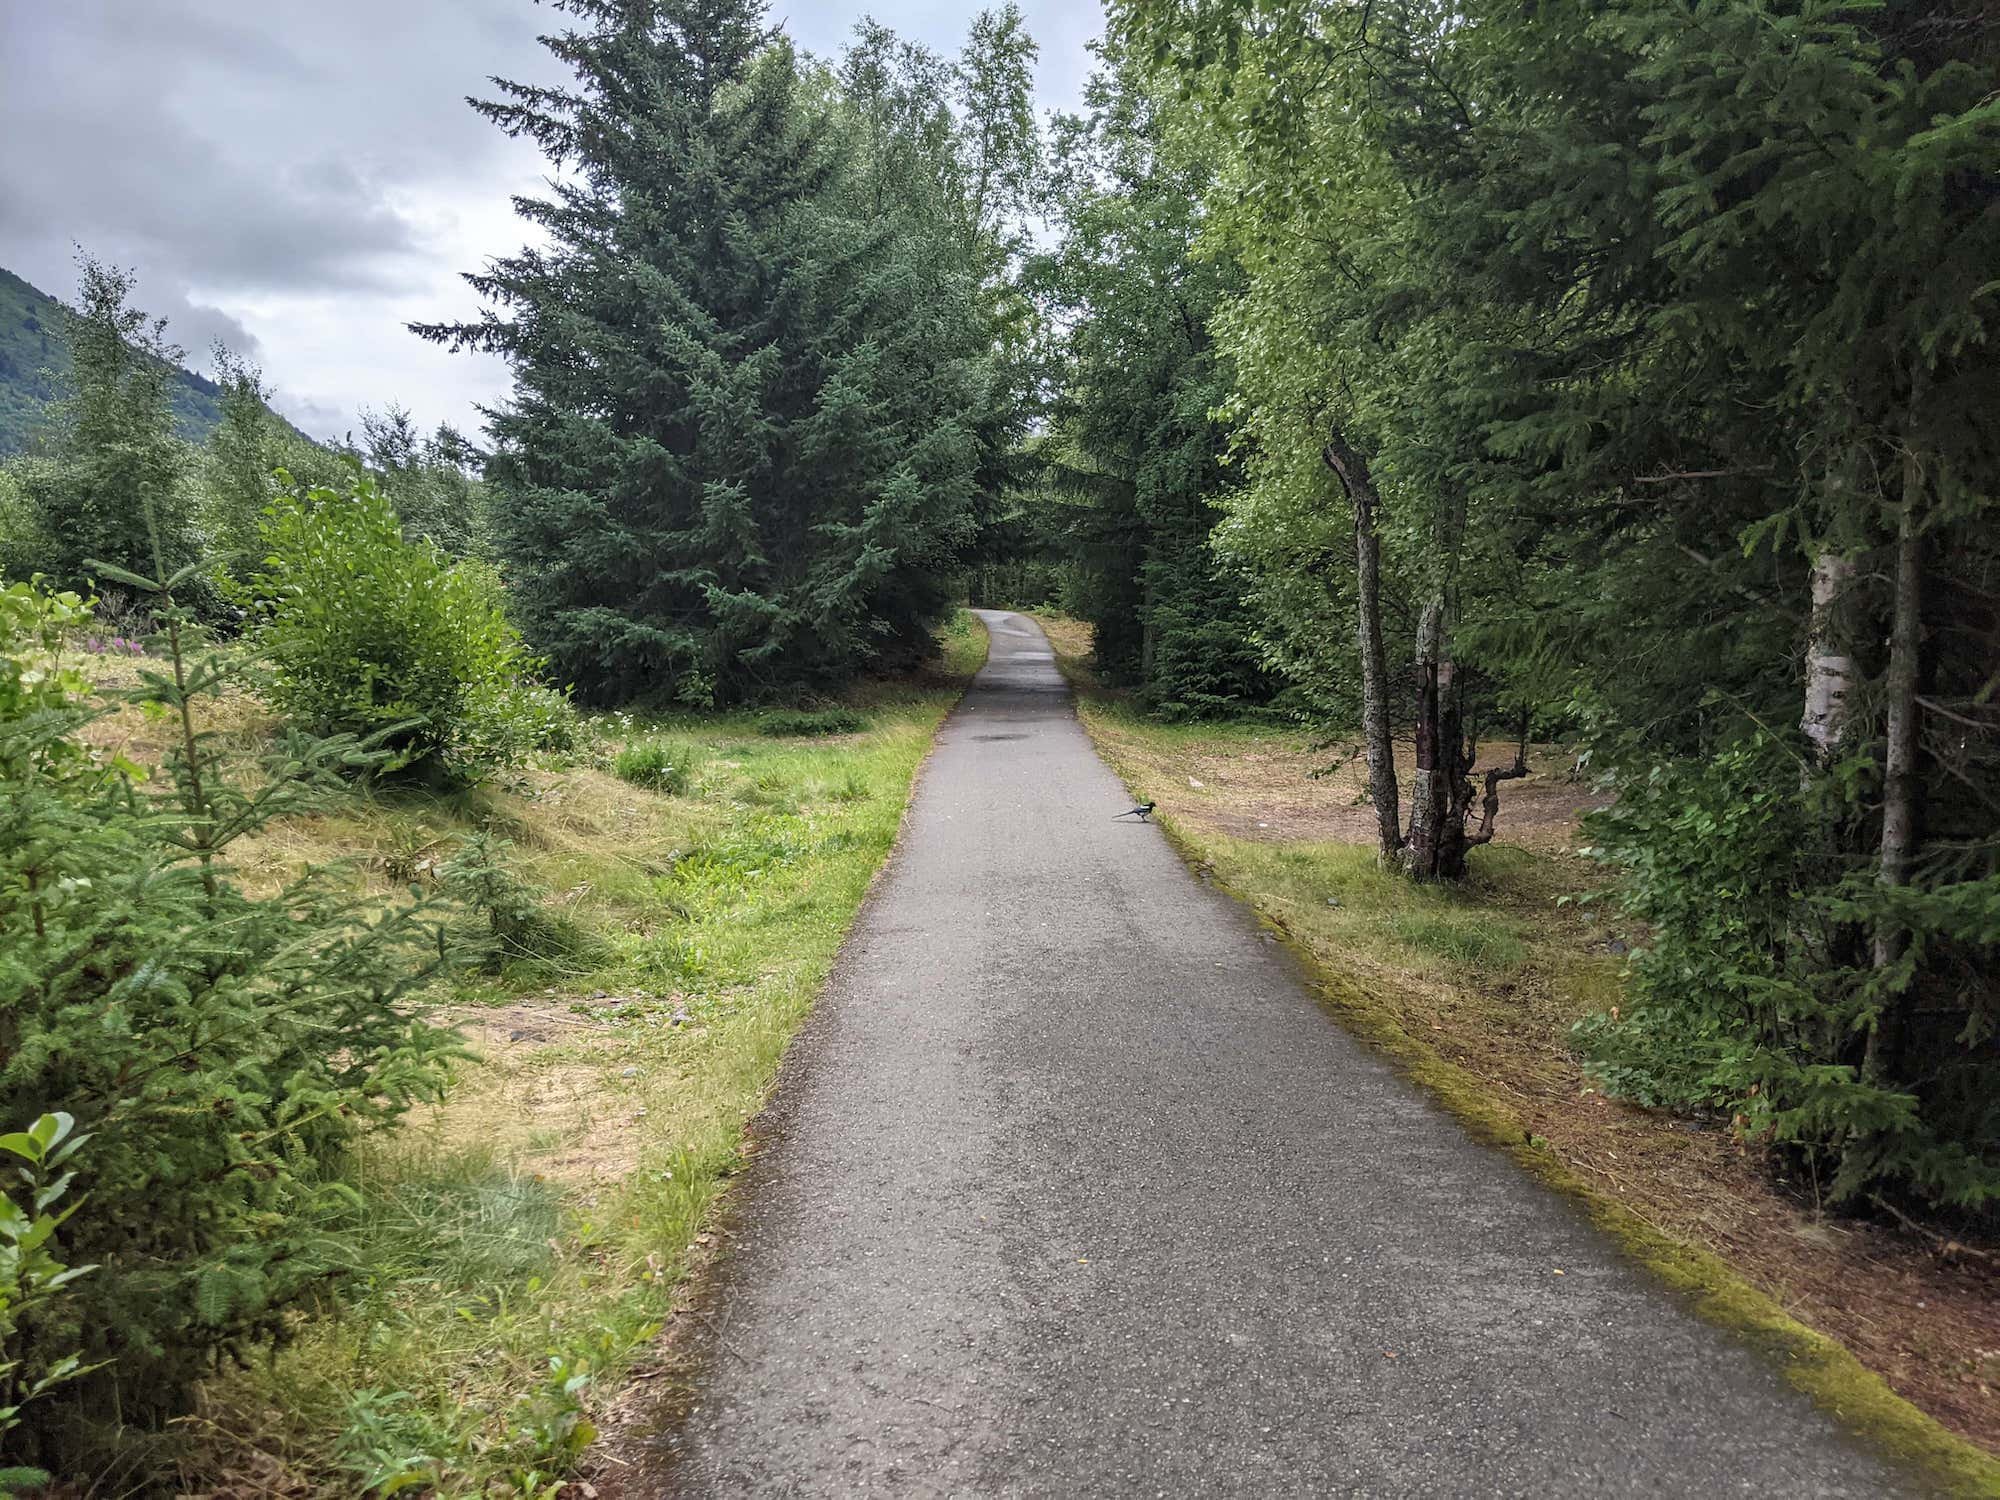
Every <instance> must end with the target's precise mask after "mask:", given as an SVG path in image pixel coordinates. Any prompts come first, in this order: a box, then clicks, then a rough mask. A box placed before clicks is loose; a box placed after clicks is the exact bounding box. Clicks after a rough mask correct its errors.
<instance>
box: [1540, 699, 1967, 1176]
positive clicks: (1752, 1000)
mask: <svg viewBox="0 0 2000 1500" xmlns="http://www.w3.org/2000/svg"><path fill="white" fill-rule="evenodd" d="M1866 770H1867V765H1866V758H1865V757H1863V758H1861V761H1860V763H1859V764H1858V766H1856V767H1850V768H1849V770H1848V773H1847V774H1850V775H1852V774H1865V773H1866ZM1825 792H1826V789H1825V788H1819V787H1810V786H1809V787H1803V788H1802V786H1801V783H1800V778H1799V769H1798V764H1797V762H1796V761H1795V760H1793V759H1792V757H1791V756H1790V755H1789V754H1788V753H1787V752H1786V750H1785V748H1784V747H1783V746H1781V745H1780V744H1778V743H1777V742H1776V741H1774V740H1772V739H1771V738H1769V737H1768V736H1765V735H1761V734H1760V735H1757V736H1755V737H1754V738H1752V739H1750V740H1748V741H1746V742H1744V743H1742V744H1738V745H1736V746H1733V747H1731V748H1729V749H1726V750H1724V751H1722V752H1720V753H1719V754H1717V755H1716V756H1715V758H1714V759H1713V760H1712V761H1711V762H1710V763H1709V764H1707V765H1696V764H1692V763H1685V762H1676V763H1673V764H1670V765H1665V766H1660V767H1657V768H1655V769H1653V770H1652V771H1650V772H1649V773H1647V774H1645V775H1643V776H1641V777H1637V778H1634V779H1633V780H1631V781H1629V782H1628V783H1627V784H1626V785H1625V786H1624V787H1623V788H1622V790H1621V793H1620V797H1619V800H1618V803H1617V805H1616V806H1615V807H1613V808H1611V809H1610V810H1608V811H1606V812H1603V813H1599V814H1595V815H1593V817H1592V819H1591V824H1590V826H1591V829H1592V832H1593V833H1594V835H1595V836H1596V838H1597V840H1598V843H1599V848H1598V849H1597V850H1596V851H1595V852H1596V853H1598V854H1599V855H1600V857H1602V858H1605V859H1607V860H1609V861H1611V862H1613V863H1615V864H1617V865H1619V866H1620V867H1622V869H1623V872H1624V875H1625V881H1624V885H1623V899H1624V902H1625V904H1626V906H1627V908H1628V909H1629V910H1630V911H1631V912H1632V913H1633V915H1635V916H1636V917H1638V918H1640V919H1641V920H1642V921H1643V922H1645V923H1646V925H1647V926H1648V928H1650V930H1651V934H1652V937H1651V940H1650V942H1648V943H1647V944H1646V945H1644V946H1643V947H1640V948H1638V949H1636V950H1635V951H1634V952H1633V954H1632V959H1631V980H1630V993H1629V996H1628V1003H1627V1004H1626V1005H1625V1006H1623V1007H1621V1008H1619V1009H1617V1010H1614V1011H1608V1012H1605V1013H1603V1014H1600V1015H1596V1016H1592V1017H1588V1018H1586V1019H1585V1020H1583V1021H1582V1022H1579V1023H1578V1025H1577V1027H1576V1028H1575V1031H1574V1038H1575V1041H1576V1043H1577V1045H1578V1046H1579V1047H1580V1049H1581V1050H1582V1052H1583V1053H1584V1055H1585V1057H1586V1059H1587V1060H1588V1063H1589V1066H1590V1068H1591V1071H1592V1072H1593V1073H1594V1074H1595V1076H1596V1077H1597V1078H1598V1079H1600V1080H1601V1081H1602V1082H1603V1084H1604V1085H1605V1087H1606V1088H1607V1089H1608V1090H1610V1091H1611V1092H1614V1093H1617V1094H1622V1095H1624V1096H1626V1097H1629V1098H1633V1099H1636V1100H1638V1101H1639V1102H1641V1103H1644V1104H1648V1105H1655V1106H1659V1105H1664V1106H1669V1107H1674V1108H1683V1109H1688V1108H1699V1107H1706V1108H1712V1109H1715V1110H1718V1111H1722V1112H1726V1113H1727V1114H1729V1115H1730V1116H1732V1117H1733V1118H1734V1119H1735V1121H1736V1122H1737V1124H1738V1126H1739V1127H1740V1128H1741V1129H1743V1130H1744V1131H1745V1132H1746V1133H1749V1134H1751V1135H1753V1136H1755V1137H1757V1138H1760V1139H1764V1140H1768V1141H1770V1142H1771V1143H1773V1144H1774V1145H1776V1146H1778V1147H1780V1148H1782V1149H1784V1150H1787V1151H1790V1152H1793V1153H1796V1154H1797V1155H1798V1156H1800V1157H1801V1158H1803V1159H1804V1160H1805V1163H1806V1165H1807V1168H1808V1170H1809V1173H1810V1174H1811V1175H1812V1177H1813V1178H1814V1179H1815V1180H1817V1181H1820V1182H1822V1183H1824V1184H1826V1185H1827V1188H1828V1191H1829V1195H1830V1196H1831V1197H1832V1198H1833V1199H1834V1200H1835V1201H1846V1200H1851V1199H1854V1198H1857V1197H1859V1196H1861V1195H1862V1194H1864V1193H1866V1192H1868V1191H1870V1190H1879V1189H1880V1188H1881V1187H1882V1186H1884V1185H1890V1184H1893V1185H1896V1186H1899V1187H1903V1188H1906V1189H1914V1190H1915V1192H1916V1193H1917V1195H1918V1196H1920V1197H1922V1198H1924V1199H1926V1200H1928V1201H1930V1202H1933V1203H1938V1204H1944V1205H1949V1206H1952V1207H1957V1208H1962V1209H1978V1208H1980V1207H1982V1206H1983V1205H1986V1204H1989V1203H1992V1202H1995V1201H2000V1109H1996V1106H1995V1105H1994V1103H1993V1101H1994V1100H1995V1099H1996V1098H2000V1068H1996V1066H1995V1064H1994V1062H1993V1061H1992V1054H1991V1049H1990V1046H1989V1045H1988V1043H1987V1036H1988V1035H1989V1034H1990V1033H1989V1032H1988V1031H1987V1030H1986V1029H1985V1028H1984V1026H1983V1025H1982V1023H1981V1021H1980V1018H1979V1017H1978V1016H1977V1015H1976V1014H1973V1015H1970V1016H1968V1015H1966V1014H1965V1012H1964V1011H1963V1010H1962V1009H1961V1010H1960V1011H1959V1013H1958V1015H1957V1016H1956V1017H1952V1018H1951V1021H1950V1025H1948V1026H1947V1027H1946V1028H1944V1030H1943V1031H1942V1033H1941V1034H1940V1035H1939V1036H1937V1037H1934V1038H1930V1039H1928V1044H1927V1045H1926V1047H1925V1048H1924V1049H1923V1052H1924V1053H1925V1054H1926V1056H1927V1057H1928V1059H1929V1060H1928V1061H1927V1062H1926V1063H1925V1064H1924V1066H1923V1067H1922V1068H1921V1070H1919V1069H1917V1068H1914V1067H1912V1066H1910V1065H1909V1064H1908V1063H1906V1062H1898V1061H1895V1060H1890V1061H1888V1062H1883V1063H1878V1065H1877V1066H1875V1067H1874V1068H1871V1067H1869V1066H1868V1059H1867V1042H1868V1036H1869V1032H1870V1029H1871V1027H1872V1024H1873V1021H1874V1018H1875V1016H1876V1015H1877V1014H1878V1013H1879V1010H1880V1007H1881V1006H1882V1005H1883V1003H1884V996H1883V986H1884V985H1885V984H1887V983H1893V982H1895V976H1894V975H1887V976H1885V975H1883V974H1880V973H1878V972H1876V971H1875V970H1874V969H1873V968H1872V967H1871V965H1870V963H1869V960H1868V954H1867V952H1866V945H1865V943H1863V942H1861V941H1860V940H1859V934H1860V933H1861V932H1863V931H1865V925H1866V923H1867V921H1868V920H1869V919H1870V918H1872V917H1873V916H1874V915H1875V912H1876V910H1877V907H1878V903H1879V902H1880V901H1881V899H1882V897H1881V895H1880V893H1879V891H1878V890H1877V888H1876V887H1875V884H1874V881H1873V879H1872V876H1871V874H1870V872H1868V871H1866V870H1865V869H1849V868H1846V867H1845V866H1844V865H1843V863H1842V862H1841V861H1840V860H1838V859H1835V858H1831V857H1829V855H1828V854H1827V853H1825V852H1824V851H1823V850H1822V849H1821V846H1819V845H1817V844H1816V842H1815V840H1814V838H1813V837H1812V836H1811V833H1810V830H1811V828H1812V827H1813V825H1814V818H1815V810H1814V804H1813V801H1812V799H1813V798H1815V797H1817V796H1821V795H1824V794H1825ZM1990 885H1991V883H1990V882H1972V883H1969V884H1968V885H1967V886H1964V887H1947V888H1945V889H1946V891H1947V892H1951V891H1956V892H1959V893H1961V894H1964V893H1967V892H1970V893H1971V896H1969V897H1968V898H1967V899H1966V900H1965V901H1964V903H1963V905H1964V908H1965V909H1964V911H1963V912H1962V913H1961V914H1960V915H1961V917H1962V918H1963V920H1954V919H1953V918H1952V917H1951V916H1950V914H1948V913H1945V912H1942V911H1938V910H1933V911H1930V912H1927V913H1926V914H1925V919H1924V922H1923V926H1924V928H1925V930H1927V931H1928V932H1930V933H1931V934H1932V935H1933V937H1932V941H1933V942H1936V943H1940V944H1941V943H1942V942H1943V941H1945V940H1946V939H1947V938H1948V937H1952V936H1963V937H1965V938H1966V939H1967V940H1969V941H1971V942H1974V943H1979V942H1983V943H1984V944H1986V945H1988V948H1989V950H1990V945H1991V944H1992V943H1994V942H1995V941H1996V939H2000V890H1987V889H1986V888H1987V887H1988V886H1990ZM1981 891H1985V896H1984V899H1983V900H1980V899H1972V898H1973V897H1977V896H1978V895H1979V893H1980V892H1981ZM1939 895H1940V893H1928V892H1924V893H1920V892H1909V893H1904V894H1903V895H1902V896H1901V897H1900V898H1899V899H1901V900H1904V901H1907V902H1913V903H1914V902H1919V901H1926V900H1929V901H1931V902H1932V903H1933V904H1934V905H1936V904H1939V900H1938V898H1939ZM1940 1000H1941V1001H1942V997H1940ZM1959 1003H1960V1005H1961V1006H1963V1004H1964V1003H1965V1002H1964V999H1963V997H1962V995H1961V997H1960V1002H1959ZM1940 1014H1943V1015H1949V1011H1948V1009H1947V1008H1944V1007H1943V1006H1942V1004H1941V1005H1940ZM1953 1031H1956V1032H1957V1036H1956V1038H1954V1037H1953V1036H1952V1035H1951V1032H1953Z"/></svg>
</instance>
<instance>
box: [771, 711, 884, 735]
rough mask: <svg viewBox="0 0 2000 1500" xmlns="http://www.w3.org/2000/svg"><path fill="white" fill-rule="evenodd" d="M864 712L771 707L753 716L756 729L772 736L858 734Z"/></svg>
mask: <svg viewBox="0 0 2000 1500" xmlns="http://www.w3.org/2000/svg"><path fill="white" fill-rule="evenodd" d="M867 727H868V716H867V715H866V714H863V713H858V712H856V711H855V710H854V709H851V708H774V709H772V710H770V711H769V712H767V713H763V714H759V715H758V716H757V732H758V733H759V734H767V735H771V736H773V737H783V736H786V735H812V734H859V733H860V732H861V731H862V730H864V729H866V728H867Z"/></svg>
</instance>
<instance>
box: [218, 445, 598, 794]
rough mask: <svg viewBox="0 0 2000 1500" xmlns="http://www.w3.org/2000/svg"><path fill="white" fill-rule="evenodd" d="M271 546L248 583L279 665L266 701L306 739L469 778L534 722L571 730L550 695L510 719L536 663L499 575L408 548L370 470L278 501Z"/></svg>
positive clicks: (506, 751)
mask: <svg viewBox="0 0 2000 1500" xmlns="http://www.w3.org/2000/svg"><path fill="white" fill-rule="evenodd" d="M263 545H264V549H265V554H266V555H265V557H264V561H263V564H262V567H261V568H260V570H259V571H258V573H257V574H256V575H255V577H254V578H253V579H252V587H253V589H254V590H255V591H256V594H257V595H258V597H259V599H260V601H261V605H260V609H261V625H260V629H259V638H260V640H261V642H262V644H263V646H264V648H265V649H266V650H268V651H269V653H270V655H271V659H272V662H273V664H274V667H275V672H274V674H273V676H272V680H271V683H270V686H269V689H268V692H269V694H270V697H271V699H272V701H273V702H274V703H275V704H276V705H277V706H278V707H279V708H280V709H281V710H283V711H284V712H285V713H286V714H287V715H288V716H290V717H291V718H292V719H294V720H295V721H297V722H298V723H300V724H302V725H304V726H306V727H307V728H309V729H310V730H311V731H312V732H314V733H316V734H351V735H354V736H356V737H358V738H361V739H364V740H367V741H368V742H369V743H371V744H378V745H380V746H382V747H383V748H385V749H387V750H388V751H390V752H391V755H390V759H389V761H388V762H387V767H388V768H389V769H401V768H404V767H408V766H411V765H417V764H421V763H424V762H432V761H434V762H436V763H437V764H439V765H441V766H442V767H443V768H444V769H446V770H448V771H449V772H450V773H452V774H454V775H461V776H469V775H476V774H477V773H478V772H480V771H481V770H483V769H485V768H487V767H489V766H491V765H494V764H499V763H504V762H505V761H507V760H509V759H512V758H513V757H514V753H515V752H516V751H517V750H518V748H520V746H521V745H522V744H524V743H525V742H526V741H527V740H528V739H529V738H530V737H531V736H532V735H534V734H535V733H538V732H543V730H542V729H538V727H537V726H543V728H544V729H552V730H553V732H555V733H556V734H557V735H558V737H560V736H561V734H562V733H563V732H564V731H563V729H562V728H561V726H559V725H555V724H554V723H553V721H552V720H551V715H550V712H549V704H548V702H547V699H546V698H545V697H544V698H539V699H531V700H529V701H528V702H527V703H526V704H525V705H523V707H522V714H523V716H524V717H523V719H522V720H519V721H517V720H516V718H515V717H514V712H515V705H516V704H517V703H519V702H520V699H519V690H518V688H517V682H518V679H519V675H520V674H521V673H522V672H523V671H524V670H525V669H527V668H528V667H529V666H530V665H531V663H530V661H529V659H528V658H527V656H526V654H525V652H524V651H523V650H522V648H521V644H520V640H519V638H518V637H517V636H516V635H515V634H514V631H513V629H512V628H511V627H510V626H509V625H508V623H507V620H506V616H505V614H504V612H503V610H502V607H501V598H500V585H499V581H498V579H497V578H496V577H495V576H494V574H493V572H492V570H491V569H489V568H486V567H484V566H482V565H480V564H477V563H455V564H454V563H450V562H447V561H446V560H445V558H444V557H443V556H442V555H441V554H440V553H439V552H438V551H437V549H436V548H435V547H433V546H432V545H431V544H430V543H429V542H426V541H408V540H405V538H404V536H403V532H402V527H401V524H400V523H399V521H398V519H397V516H396V513H395V511H394V510H392V509H391V508H390V505H389V502H388V499H387V497H386V496H385V495H383V493H382V492H381V491H380V490H379V489H377V488H376V486H375V483H374V481H373V480H371V479H369V478H367V477H366V476H365V475H351V476H350V478H349V481H348V484H347V485H346V487H345V488H344V489H342V490H330V489H313V490H307V491H305V492H304V493H303V494H300V493H298V492H296V491H288V492H287V493H285V494H282V495H280V496H279V497H278V498H277V499H276V500H275V501H273V503H272V505H271V506H270V508H269V510H268V511H267V512H266V515H265V518H264V523H263Z"/></svg>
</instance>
